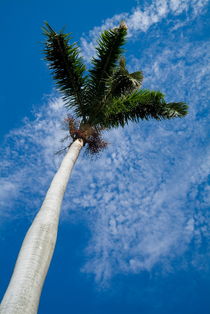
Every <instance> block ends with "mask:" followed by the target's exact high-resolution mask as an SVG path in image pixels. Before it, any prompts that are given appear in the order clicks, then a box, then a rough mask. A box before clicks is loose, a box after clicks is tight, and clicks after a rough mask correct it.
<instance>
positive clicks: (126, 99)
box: [98, 90, 188, 128]
mask: <svg viewBox="0 0 210 314" xmlns="http://www.w3.org/2000/svg"><path fill="white" fill-rule="evenodd" d="M187 109H188V106H187V105H186V104H185V103H183V102H177V103H166V102H165V99H164V95H163V94H162V93H161V92H159V91H149V90H140V91H135V92H133V93H131V94H127V95H123V96H121V97H117V98H114V99H113V101H112V103H110V104H109V106H108V107H107V108H106V113H105V114H104V118H103V120H101V121H98V124H99V125H101V126H103V127H106V128H110V127H118V126H119V125H121V126H123V127H124V126H125V124H127V123H128V121H129V120H131V121H139V120H144V119H146V120H148V119H156V120H162V119H171V118H176V117H179V118H181V117H184V116H185V115H186V114H187V112H188V110H187Z"/></svg>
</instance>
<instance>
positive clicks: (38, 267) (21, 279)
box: [0, 139, 83, 314]
mask: <svg viewBox="0 0 210 314" xmlns="http://www.w3.org/2000/svg"><path fill="white" fill-rule="evenodd" d="M82 147H83V140H81V139H77V140H76V141H74V142H73V143H72V145H71V146H70V148H69V150H68V152H67V154H66V156H65V157H64V159H63V161H62V163H61V165H60V167H59V169H58V171H57V173H56V174H55V176H54V178H53V180H52V183H51V185H50V188H49V190H48V191H47V194H46V197H45V199H44V202H43V204H42V207H41V208H40V210H39V212H38V214H37V215H36V217H35V219H34V221H33V223H32V225H31V227H30V228H29V230H28V232H27V234H26V236H25V239H24V241H23V244H22V247H21V249H20V252H19V255H18V258H17V262H16V265H15V269H14V272H13V275H12V277H11V280H10V283H9V286H8V288H7V291H6V293H5V295H4V298H3V300H2V303H1V305H0V313H1V314H35V313H37V310H38V306H39V299H40V294H41V291H42V286H43V283H44V280H45V277H46V274H47V271H48V268H49V265H50V261H51V259H52V255H53V252H54V248H55V243H56V238H57V229H58V221H59V216H60V209H61V204H62V200H63V196H64V192H65V190H66V186H67V183H68V180H69V177H70V175H71V171H72V169H73V166H74V164H75V162H76V160H77V158H78V156H79V152H80V150H81V148H82Z"/></svg>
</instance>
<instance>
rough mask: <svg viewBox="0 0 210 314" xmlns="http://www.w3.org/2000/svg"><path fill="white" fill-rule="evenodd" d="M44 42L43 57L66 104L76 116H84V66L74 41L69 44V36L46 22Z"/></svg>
mask: <svg viewBox="0 0 210 314" xmlns="http://www.w3.org/2000/svg"><path fill="white" fill-rule="evenodd" d="M43 31H44V35H45V36H46V37H47V39H46V42H45V48H44V54H45V59H46V60H47V61H49V68H50V69H51V70H52V72H53V78H54V79H55V81H56V83H57V86H58V88H59V90H60V91H61V92H62V94H63V98H64V100H65V102H66V105H67V106H69V107H73V108H74V109H75V111H76V113H77V115H78V116H82V117H83V116H84V99H83V98H84V84H85V77H84V76H83V75H84V71H85V66H84V64H83V63H82V60H81V58H80V57H79V49H78V47H77V46H76V44H75V43H73V44H70V43H69V40H70V39H71V37H70V36H69V34H64V33H63V32H60V33H56V32H55V31H54V30H53V29H52V28H51V27H50V25H49V24H48V23H45V27H43Z"/></svg>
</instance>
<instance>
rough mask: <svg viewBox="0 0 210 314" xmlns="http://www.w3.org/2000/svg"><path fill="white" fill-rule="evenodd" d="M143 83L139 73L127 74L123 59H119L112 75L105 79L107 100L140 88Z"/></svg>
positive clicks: (141, 74)
mask: <svg viewBox="0 0 210 314" xmlns="http://www.w3.org/2000/svg"><path fill="white" fill-rule="evenodd" d="M142 81H143V73H142V72H141V71H138V72H134V73H129V72H128V70H127V69H126V62H125V58H124V57H122V58H120V62H119V66H118V67H116V69H115V70H114V71H113V74H112V75H111V76H110V77H109V78H108V79H107V82H106V86H107V90H108V93H107V95H106V96H107V98H108V96H109V97H118V96H122V95H126V94H129V93H131V92H133V91H134V90H136V89H138V88H140V86H141V83H142Z"/></svg>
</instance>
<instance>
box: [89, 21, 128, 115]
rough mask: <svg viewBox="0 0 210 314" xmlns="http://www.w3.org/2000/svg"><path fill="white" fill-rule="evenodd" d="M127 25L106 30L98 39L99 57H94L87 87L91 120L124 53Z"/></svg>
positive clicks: (101, 102) (122, 24)
mask: <svg viewBox="0 0 210 314" xmlns="http://www.w3.org/2000/svg"><path fill="white" fill-rule="evenodd" d="M126 34H127V27H126V26H125V24H124V23H121V24H120V26H119V27H117V28H114V29H111V30H106V31H104V32H103V33H102V34H101V37H100V39H99V41H98V47H97V48H96V50H97V57H96V58H93V59H92V69H91V70H90V71H89V73H90V77H89V80H88V84H87V88H86V100H87V103H88V105H89V112H90V120H93V119H94V118H95V115H96V113H98V110H99V109H100V108H101V106H102V105H103V101H102V100H103V98H104V95H105V93H106V80H107V78H108V77H110V76H111V75H112V73H113V71H114V69H115V68H116V66H117V61H118V60H119V57H120V55H121V53H122V51H123V50H122V46H123V45H124V43H125V37H126Z"/></svg>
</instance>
